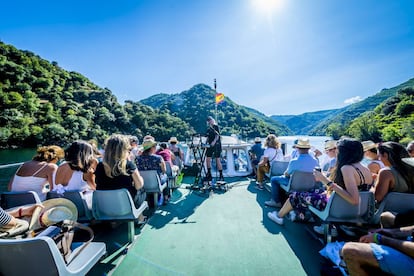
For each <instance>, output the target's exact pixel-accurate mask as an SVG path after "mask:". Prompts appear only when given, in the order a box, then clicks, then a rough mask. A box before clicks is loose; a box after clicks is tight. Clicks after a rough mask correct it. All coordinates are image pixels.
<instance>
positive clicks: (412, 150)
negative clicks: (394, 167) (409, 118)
mask: <svg viewBox="0 0 414 276" xmlns="http://www.w3.org/2000/svg"><path fill="white" fill-rule="evenodd" d="M407 151H408V154H409V155H410V157H414V141H411V142H410V143H408V145H407Z"/></svg>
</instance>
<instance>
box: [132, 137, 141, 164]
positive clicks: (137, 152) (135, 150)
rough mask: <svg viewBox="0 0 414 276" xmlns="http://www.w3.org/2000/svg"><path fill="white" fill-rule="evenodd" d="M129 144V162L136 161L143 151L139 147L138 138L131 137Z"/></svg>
mask: <svg viewBox="0 0 414 276" xmlns="http://www.w3.org/2000/svg"><path fill="white" fill-rule="evenodd" d="M129 143H130V145H131V152H130V155H129V160H132V161H135V158H137V156H138V155H140V154H141V151H140V149H139V147H138V143H139V140H138V137H137V136H129Z"/></svg>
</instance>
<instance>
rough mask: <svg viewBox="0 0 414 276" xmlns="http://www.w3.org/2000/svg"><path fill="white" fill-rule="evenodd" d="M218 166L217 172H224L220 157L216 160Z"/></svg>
mask: <svg viewBox="0 0 414 276" xmlns="http://www.w3.org/2000/svg"><path fill="white" fill-rule="evenodd" d="M216 164H217V170H219V171H221V170H223V167H222V166H221V161H220V157H217V158H216Z"/></svg>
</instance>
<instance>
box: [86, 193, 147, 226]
mask: <svg viewBox="0 0 414 276" xmlns="http://www.w3.org/2000/svg"><path fill="white" fill-rule="evenodd" d="M92 213H93V216H94V218H95V219H97V220H134V219H137V218H138V215H139V214H138V212H137V211H136V208H135V205H134V202H133V200H132V197H131V194H130V193H129V192H128V190H127V189H118V190H96V191H94V192H93V196H92Z"/></svg>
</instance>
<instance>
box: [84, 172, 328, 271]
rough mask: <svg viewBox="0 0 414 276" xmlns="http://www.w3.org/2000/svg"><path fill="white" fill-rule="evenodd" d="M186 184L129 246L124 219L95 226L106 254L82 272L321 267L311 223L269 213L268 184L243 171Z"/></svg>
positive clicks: (273, 269) (255, 269) (298, 268)
mask: <svg viewBox="0 0 414 276" xmlns="http://www.w3.org/2000/svg"><path fill="white" fill-rule="evenodd" d="M191 181H192V178H187V177H186V178H184V183H191ZM185 186H186V184H183V185H182V186H181V188H179V189H176V190H175V191H174V193H173V196H172V199H171V202H170V203H169V204H168V205H166V206H162V207H160V208H158V209H157V210H156V211H155V212H154V213H153V214H152V215H151V216H150V219H149V221H148V223H147V224H146V225H145V226H143V227H142V228H141V229H136V234H137V237H136V239H135V241H134V243H133V244H132V245H131V246H129V248H128V250H127V254H123V253H125V252H126V250H125V247H126V246H125V244H126V240H127V235H126V233H127V232H126V225H119V226H118V227H114V226H112V227H111V226H110V225H107V226H106V227H107V229H104V230H105V231H101V230H103V229H102V226H100V227H101V228H100V231H99V232H100V233H99V232H98V233H97V236H96V240H98V241H99V240H103V241H106V242H107V249H108V253H109V254H108V257H107V258H106V259H104V260H103V261H102V262H101V263H99V264H97V265H96V266H95V267H94V268H93V269H92V270H91V271H90V273H89V274H88V275H283V274H286V275H320V266H321V262H322V261H323V260H322V257H321V256H320V255H319V253H318V251H319V250H320V249H321V248H322V247H323V246H322V244H321V243H320V242H319V241H318V240H316V239H314V238H313V237H312V236H311V235H310V234H309V231H308V230H307V228H308V227H310V225H308V224H302V223H295V222H290V221H288V220H285V225H284V226H279V225H277V224H275V223H273V222H272V221H270V220H269V219H268V217H267V212H269V211H271V210H274V209H273V208H270V207H265V205H264V201H266V200H268V199H269V196H270V194H269V192H267V191H266V190H264V191H260V190H257V189H255V188H254V185H253V182H252V183H251V182H250V180H249V179H248V178H239V179H236V180H234V181H233V182H232V183H229V187H230V189H229V191H227V192H221V191H215V192H214V193H213V194H209V193H206V194H203V193H200V192H199V191H193V190H191V189H186V188H184V187H185ZM108 237H110V238H109V239H108Z"/></svg>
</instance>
